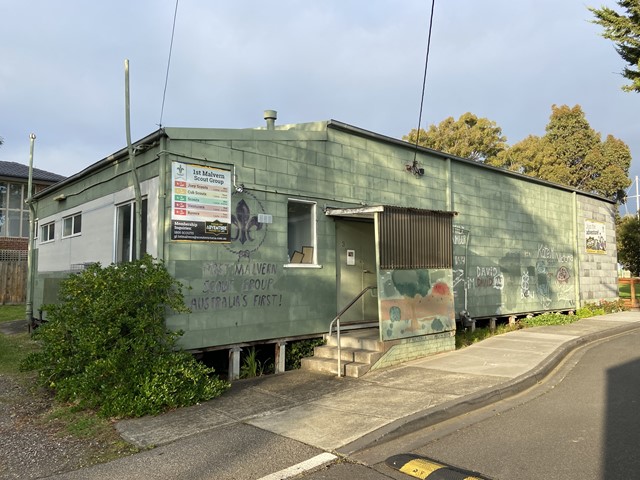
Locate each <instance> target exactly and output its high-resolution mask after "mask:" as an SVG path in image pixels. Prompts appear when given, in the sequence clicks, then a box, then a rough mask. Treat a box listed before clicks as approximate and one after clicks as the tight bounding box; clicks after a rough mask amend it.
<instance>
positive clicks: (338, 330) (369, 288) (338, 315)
mask: <svg viewBox="0 0 640 480" xmlns="http://www.w3.org/2000/svg"><path fill="white" fill-rule="evenodd" d="M377 288H378V287H377V286H375V285H370V286H368V287H365V289H364V290H362V291H361V292H360V293H359V294H358V295H356V296H355V297H354V299H353V300H351V301H350V302H349V304H348V305H347V306H346V307H344V308H343V309H342V310H340V311H339V312H338V314H337V315H336V316H335V318H334V319H333V320H331V323H330V324H329V337H331V330H333V324H334V323H335V324H336V342H337V344H338V377H341V376H342V348H341V346H340V317H342V315H344V313H345V312H346V311H347V310H349V309H350V308H351V307H352V306H353V304H354V303H356V302H357V301H358V300H360V297H362V296H363V295H364V294H365V293H367V292H368V291H369V290H374V289H377Z"/></svg>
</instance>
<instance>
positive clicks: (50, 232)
mask: <svg viewBox="0 0 640 480" xmlns="http://www.w3.org/2000/svg"><path fill="white" fill-rule="evenodd" d="M55 238H56V224H55V223H54V222H49V223H45V224H44V225H42V226H41V227H40V243H45V242H53V240H54V239H55Z"/></svg>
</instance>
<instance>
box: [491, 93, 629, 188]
mask: <svg viewBox="0 0 640 480" xmlns="http://www.w3.org/2000/svg"><path fill="white" fill-rule="evenodd" d="M487 163H488V164H490V165H494V166H499V167H503V168H508V169H510V170H513V171H517V172H519V173H523V174H525V175H530V176H533V177H537V178H541V179H543V180H549V181H551V182H554V183H559V184H561V185H567V186H569V187H573V188H576V189H578V190H582V191H585V192H590V193H596V194H599V195H602V196H604V197H607V198H611V199H615V200H617V201H622V200H623V198H624V195H625V191H626V189H627V188H628V187H629V185H630V184H631V181H630V180H629V178H628V175H629V167H630V165H631V151H630V150H629V147H628V146H627V145H626V144H625V143H624V142H623V141H622V140H619V139H617V138H615V137H614V136H612V135H607V137H606V138H605V139H604V140H602V139H601V135H600V133H598V132H596V131H595V130H594V129H593V128H591V126H590V125H589V122H588V121H587V119H586V117H585V115H584V112H583V111H582V108H581V107H580V105H575V106H574V107H568V106H567V105H562V106H556V105H553V106H552V107H551V116H550V118H549V123H548V124H547V126H546V133H545V134H544V135H543V136H541V137H538V136H535V135H530V136H529V137H527V138H525V139H524V140H522V141H520V142H518V143H516V144H515V145H513V146H512V147H510V148H508V149H505V150H503V151H502V152H500V153H499V154H498V155H497V156H496V157H493V158H491V159H489V160H488V161H487Z"/></svg>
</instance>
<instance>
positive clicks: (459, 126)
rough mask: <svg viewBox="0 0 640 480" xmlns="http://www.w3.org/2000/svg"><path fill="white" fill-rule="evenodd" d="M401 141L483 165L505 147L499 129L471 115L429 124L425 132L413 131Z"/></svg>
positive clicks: (504, 138) (483, 119)
mask: <svg viewBox="0 0 640 480" xmlns="http://www.w3.org/2000/svg"><path fill="white" fill-rule="evenodd" d="M402 138H403V140H406V141H407V142H411V143H414V144H415V143H416V140H417V143H418V145H421V146H423V147H427V148H433V149H434V150H438V151H441V152H445V153H450V154H451V155H456V156H458V157H462V158H470V159H472V160H475V161H480V162H485V161H487V160H488V159H490V158H493V157H495V156H497V155H498V154H499V153H500V152H501V151H503V150H504V149H505V148H506V147H507V144H506V140H507V139H506V137H505V136H503V135H502V129H501V128H500V127H499V126H498V125H497V124H496V123H495V122H494V121H491V120H489V119H487V118H478V117H477V116H475V115H474V114H473V113H469V112H467V113H465V114H463V115H461V116H460V118H459V119H458V120H454V119H453V117H449V118H446V119H444V120H443V121H442V122H440V123H439V124H438V125H430V126H429V129H428V130H424V129H422V128H421V129H420V130H416V129H415V128H414V129H413V130H411V132H409V134H408V135H405V136H404V137H402Z"/></svg>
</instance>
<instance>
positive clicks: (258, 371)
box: [240, 347, 269, 378]
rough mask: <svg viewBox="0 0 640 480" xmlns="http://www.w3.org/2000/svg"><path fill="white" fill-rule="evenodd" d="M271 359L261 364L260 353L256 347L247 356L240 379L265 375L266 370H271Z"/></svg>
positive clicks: (243, 362) (241, 368)
mask: <svg viewBox="0 0 640 480" xmlns="http://www.w3.org/2000/svg"><path fill="white" fill-rule="evenodd" d="M268 361H269V359H267V360H265V361H264V362H261V361H260V360H259V359H258V352H257V351H256V348H255V347H251V350H249V352H248V353H247V355H245V357H244V360H243V361H242V365H241V366H240V378H254V377H260V376H262V375H263V374H264V373H265V368H269V365H268Z"/></svg>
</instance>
